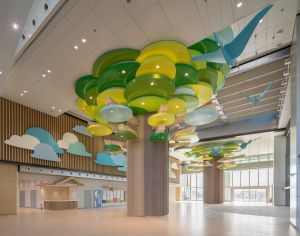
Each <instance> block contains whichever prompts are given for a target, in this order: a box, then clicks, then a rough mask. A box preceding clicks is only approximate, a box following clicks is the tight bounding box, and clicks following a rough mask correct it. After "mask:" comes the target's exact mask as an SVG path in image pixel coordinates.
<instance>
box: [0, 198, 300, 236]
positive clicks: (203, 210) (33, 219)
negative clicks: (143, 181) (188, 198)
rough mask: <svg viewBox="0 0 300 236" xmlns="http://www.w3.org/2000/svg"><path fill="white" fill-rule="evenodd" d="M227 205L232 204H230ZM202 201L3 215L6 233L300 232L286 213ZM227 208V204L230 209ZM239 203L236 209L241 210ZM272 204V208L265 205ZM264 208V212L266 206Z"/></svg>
mask: <svg viewBox="0 0 300 236" xmlns="http://www.w3.org/2000/svg"><path fill="white" fill-rule="evenodd" d="M225 208H226V207H225ZM222 209H224V208H223V206H222V205H219V206H207V205H203V204H202V203H200V202H179V203H172V204H171V205H170V214H169V215H168V216H164V217H127V216H126V209H125V208H124V207H118V208H117V207H113V208H103V209H87V210H68V211H58V212H55V211H43V210H38V209H20V210H19V214H18V215H17V216H0V235H1V236H37V235H38V236H40V235H42V236H96V235H97V236H127V235H128V236H129V235H130V236H166V235H174V236H179V235H180V236H181V235H182V236H190V235H191V236H196V235H197V236H229V235H235V236H258V235H259V236H265V235H266V236H269V235H272V236H289V235H300V234H299V233H297V231H296V230H295V229H294V228H293V227H292V226H290V224H289V219H288V218H285V217H270V216H257V215H246V214H237V213H228V212H224V211H223V210H222ZM226 209H227V208H226ZM236 209H237V208H235V210H236ZM265 209H267V207H266V208H265ZM259 211H263V210H262V209H260V210H259ZM244 213H245V211H244Z"/></svg>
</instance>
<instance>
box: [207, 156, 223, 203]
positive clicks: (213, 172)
mask: <svg viewBox="0 0 300 236" xmlns="http://www.w3.org/2000/svg"><path fill="white" fill-rule="evenodd" d="M211 163H212V166H211V167H205V168H204V172H203V202H204V203H208V204H220V203H223V202H224V179H223V178H224V171H223V170H220V169H218V168H217V165H218V163H217V159H216V158H214V159H213V160H212V161H211Z"/></svg>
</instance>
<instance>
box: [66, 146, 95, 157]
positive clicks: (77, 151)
mask: <svg viewBox="0 0 300 236" xmlns="http://www.w3.org/2000/svg"><path fill="white" fill-rule="evenodd" d="M67 152H68V153H70V154H74V155H78V156H84V157H92V153H90V152H87V151H86V149H85V145H84V144H83V143H81V142H76V143H71V144H70V145H69V148H68V150H67Z"/></svg>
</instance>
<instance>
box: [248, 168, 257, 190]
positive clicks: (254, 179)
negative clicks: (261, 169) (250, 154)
mask: <svg viewBox="0 0 300 236" xmlns="http://www.w3.org/2000/svg"><path fill="white" fill-rule="evenodd" d="M250 186H258V169H251V170H250Z"/></svg>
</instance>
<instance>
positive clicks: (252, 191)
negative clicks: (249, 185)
mask: <svg viewBox="0 0 300 236" xmlns="http://www.w3.org/2000/svg"><path fill="white" fill-rule="evenodd" d="M249 200H250V202H255V201H256V200H255V189H250V190H249Z"/></svg>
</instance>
